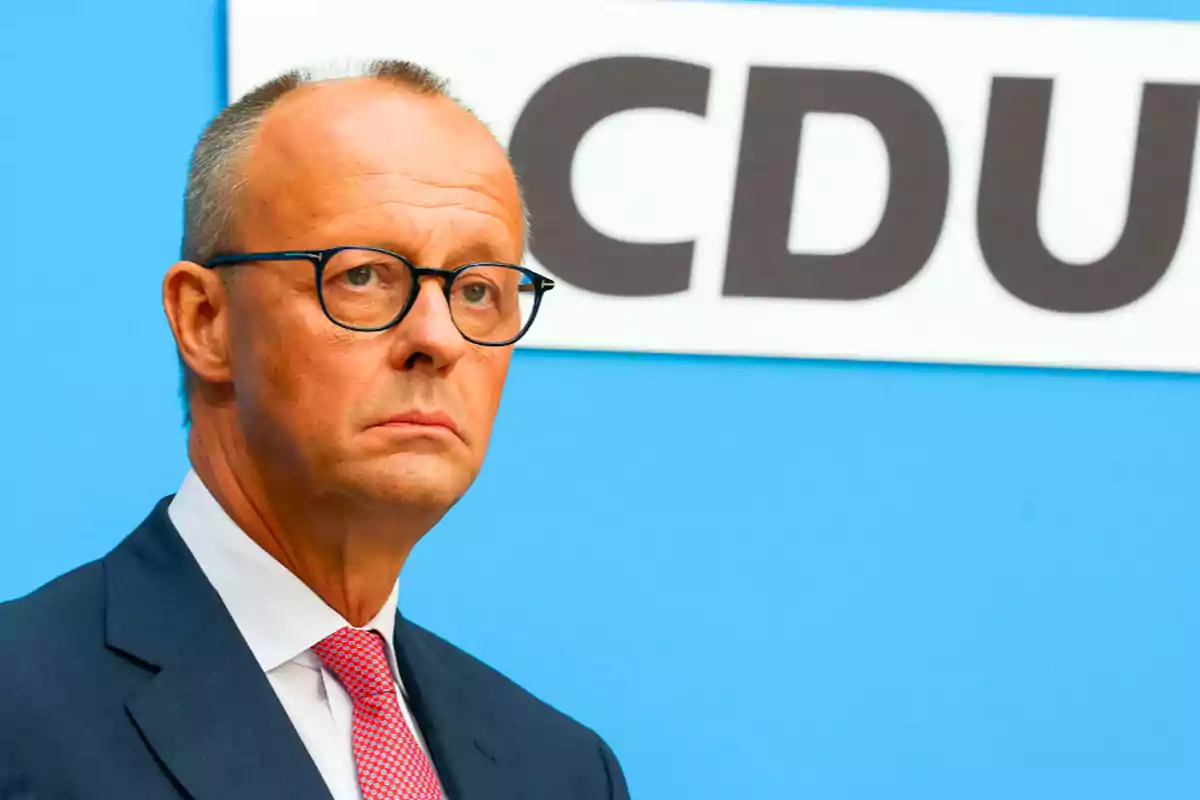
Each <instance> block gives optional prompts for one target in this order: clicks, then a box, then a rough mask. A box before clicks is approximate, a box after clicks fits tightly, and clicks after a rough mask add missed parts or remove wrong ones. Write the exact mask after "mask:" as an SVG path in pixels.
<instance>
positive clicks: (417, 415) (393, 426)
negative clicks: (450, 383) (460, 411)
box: [373, 411, 460, 436]
mask: <svg viewBox="0 0 1200 800" xmlns="http://www.w3.org/2000/svg"><path fill="white" fill-rule="evenodd" d="M373 427H376V428H384V429H387V430H392V431H397V432H400V431H410V432H412V433H428V434H439V433H441V434H447V433H448V434H453V435H454V436H460V434H459V431H458V426H457V425H456V424H455V423H454V420H453V419H451V418H450V415H449V414H445V413H443V412H441V411H405V412H404V413H402V414H393V415H392V416H390V417H388V418H387V419H385V420H383V421H382V422H379V423H377V424H376V425H374V426H373Z"/></svg>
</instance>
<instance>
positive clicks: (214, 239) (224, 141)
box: [179, 59, 529, 425]
mask: <svg viewBox="0 0 1200 800" xmlns="http://www.w3.org/2000/svg"><path fill="white" fill-rule="evenodd" d="M349 78H378V79H379V80H383V81H389V82H392V83H395V84H397V85H399V86H402V87H404V88H406V89H408V90H410V91H413V92H416V93H418V94H421V95H428V96H431V97H445V98H448V99H450V100H453V101H454V102H455V103H457V104H458V105H459V106H461V107H462V108H463V109H464V110H466V111H468V112H471V109H470V108H468V107H467V106H466V105H464V104H463V103H462V102H461V101H460V100H458V99H457V98H455V97H453V96H452V95H451V94H450V92H449V84H448V82H447V81H446V79H445V78H442V77H441V76H439V75H437V74H435V73H434V72H432V71H431V70H429V69H427V68H425V67H423V66H421V65H419V64H415V63H413V62H411V61H399V60H390V59H379V60H373V61H368V62H366V63H363V64H344V65H331V66H326V67H301V68H297V69H293V70H290V71H288V72H285V73H284V74H282V75H280V76H278V77H276V78H273V79H272V80H269V81H267V82H266V83H264V84H261V85H260V86H258V87H256V88H254V89H252V90H251V91H249V92H247V93H246V94H244V95H242V96H241V97H240V98H238V99H237V100H236V101H234V102H233V103H231V104H230V105H229V106H227V107H226V108H225V109H224V110H222V111H221V113H219V114H217V116H216V117H214V118H213V120H212V121H211V122H210V123H209V124H208V126H207V127H206V128H205V129H204V132H203V133H202V134H201V135H200V140H199V141H198V142H197V143H196V147H195V148H194V149H193V150H192V158H191V163H190V165H189V167H188V176H187V189H186V191H185V193H184V205H183V244H182V247H181V251H182V252H181V255H182V257H183V260H185V261H194V262H196V263H198V264H203V263H205V262H206V261H208V260H210V259H211V258H213V257H214V256H216V255H219V254H221V253H222V252H223V251H226V250H229V249H230V248H233V247H235V246H236V243H235V242H234V241H233V236H234V222H235V211H236V208H237V199H238V193H239V191H240V190H241V189H242V187H243V186H244V185H245V182H246V181H245V175H244V173H243V171H242V166H243V162H244V160H245V157H246V153H247V150H248V149H249V147H250V143H251V141H252V140H253V138H254V134H255V133H256V132H257V130H258V127H259V125H260V124H261V123H262V119H263V117H264V116H265V115H266V113H267V111H269V110H270V109H271V107H272V106H274V105H275V104H276V103H277V102H279V100H280V99H282V98H283V97H284V96H285V95H287V94H289V93H290V92H292V91H294V90H296V89H298V88H300V87H301V86H305V85H309V84H316V83H324V82H327V81H331V80H340V79H349ZM471 113H474V112H471ZM518 191H520V186H519V184H518ZM521 210H522V215H523V217H524V222H525V231H524V233H525V237H526V241H528V236H529V219H528V215H527V214H526V212H525V203H524V199H523V198H522V200H521ZM226 274H227V272H226V271H224V270H222V271H221V277H222V278H223V279H224V278H225V276H226ZM179 364H180V368H181V370H182V373H183V374H182V382H181V385H180V400H181V401H182V403H183V412H184V425H189V424H190V423H191V411H190V398H191V392H192V383H193V381H194V376H193V375H192V372H191V370H190V369H189V368H188V366H187V364H186V363H184V361H183V359H182V357H181V358H180V360H179Z"/></svg>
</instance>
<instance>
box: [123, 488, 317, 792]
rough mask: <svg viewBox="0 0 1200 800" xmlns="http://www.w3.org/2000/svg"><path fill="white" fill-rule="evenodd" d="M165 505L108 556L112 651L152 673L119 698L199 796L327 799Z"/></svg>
mask: <svg viewBox="0 0 1200 800" xmlns="http://www.w3.org/2000/svg"><path fill="white" fill-rule="evenodd" d="M169 499H170V498H168V499H167V500H164V501H162V502H161V503H160V504H159V505H158V507H157V508H155V510H154V511H153V512H152V513H151V515H150V517H149V518H147V520H146V521H145V522H144V523H143V524H142V525H141V526H140V527H139V528H138V529H137V530H136V531H134V532H133V534H131V535H130V536H129V538H127V539H126V540H125V541H124V542H123V543H122V544H121V545H120V546H119V547H118V548H117V549H116V550H114V551H113V552H112V553H111V554H110V555H109V556H108V557H107V558H106V559H105V562H104V563H105V574H106V578H107V584H108V585H107V591H108V606H107V610H106V632H107V638H108V644H109V646H110V647H112V648H113V649H115V650H118V651H120V652H122V653H124V654H126V655H128V656H130V657H132V658H133V659H135V660H137V661H139V662H141V663H142V664H143V665H144V666H146V667H147V668H148V670H149V671H150V672H153V673H155V674H153V675H152V676H150V677H149V678H148V680H147V682H146V683H145V684H144V685H143V686H142V687H141V689H140V690H138V691H137V692H136V693H135V694H134V695H133V696H132V697H130V698H129V699H128V700H127V702H126V708H127V709H128V711H129V714H130V716H131V717H132V718H133V720H134V722H135V724H136V725H137V727H138V729H139V730H140V731H141V733H142V736H143V737H144V738H145V740H146V744H147V745H148V746H149V747H150V749H151V750H153V751H154V754H155V755H156V756H157V757H158V759H159V761H160V762H161V763H162V764H163V766H164V767H165V768H166V769H167V771H169V772H170V773H171V775H172V776H173V777H174V778H175V780H176V781H177V782H178V783H179V784H180V785H181V786H182V787H183V788H184V789H185V790H186V792H187V794H188V795H189V796H190V797H192V798H195V800H251V798H254V800H258V798H262V797H287V798H289V800H291V799H293V798H294V799H295V800H330V795H329V791H328V789H327V788H326V786H325V783H324V781H323V779H322V778H321V775H320V773H319V772H318V771H317V768H316V765H315V764H313V762H312V759H311V758H310V757H309V755H308V752H307V751H306V750H305V749H304V744H303V743H302V742H301V741H300V738H299V736H298V735H297V734H296V731H295V728H294V727H293V726H292V724H291V721H290V720H289V719H288V717H287V714H286V713H285V712H284V710H283V707H282V706H281V705H280V704H279V701H278V699H277V698H276V696H275V693H274V692H273V690H272V689H271V686H270V684H269V683H268V681H267V678H266V676H265V675H264V674H263V672H262V670H261V668H260V667H259V665H258V663H257V662H256V661H255V660H254V656H253V655H252V654H251V652H250V649H249V647H247V646H246V644H245V642H244V641H243V640H242V637H241V633H240V632H239V631H238V630H237V626H236V625H235V624H234V622H233V620H232V618H231V617H230V616H229V613H228V612H227V611H226V610H225V607H224V605H222V603H221V600H220V597H219V596H218V595H217V593H216V590H214V589H213V587H212V585H211V584H210V583H209V582H208V580H207V579H206V578H205V577H204V574H203V572H201V570H200V568H199V566H198V565H197V564H196V562H195V560H194V559H193V558H192V555H191V553H190V552H189V551H188V550H187V547H186V546H185V545H184V543H183V541H182V540H181V539H180V538H179V535H178V534H177V533H176V532H175V529H174V527H173V526H172V525H171V523H170V520H169V518H168V517H167V503H168V501H169Z"/></svg>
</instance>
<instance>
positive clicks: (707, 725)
mask: <svg viewBox="0 0 1200 800" xmlns="http://www.w3.org/2000/svg"><path fill="white" fill-rule="evenodd" d="M859 5H906V6H915V7H925V8H960V9H969V10H981V11H986V10H991V11H997V10H999V11H1005V10H1007V11H1018V12H1050V13H1090V14H1096V15H1109V16H1133V15H1136V16H1141V17H1161V18H1179V19H1183V18H1188V17H1196V18H1200V6H1198V5H1197V4H1196V3H1194V2H1193V0H1157V1H1156V2H1151V1H1150V0H1109V1H1108V2H1102V1H1101V0H1059V1H1058V2H1049V0H1042V2H1033V1H1032V0H1031V1H1030V2H1001V0H993V1H992V2H966V0H963V1H962V2H952V3H951V2H947V3H939V2H934V0H925V1H924V2H916V3H904V4H901V3H881V2H877V3H859ZM0 13H2V16H0V19H2V20H3V23H2V24H0V58H2V59H3V61H2V62H0V85H2V86H3V88H4V101H3V103H2V104H0V176H2V178H3V181H2V184H0V185H2V187H3V193H2V194H0V212H2V213H0V232H2V233H3V237H2V240H3V252H4V266H3V269H4V278H5V279H4V281H3V287H4V298H5V307H6V313H5V314H4V315H2V316H0V337H2V338H3V341H4V342H5V344H6V348H5V356H6V357H5V363H6V364H7V366H6V367H5V371H4V374H5V377H4V391H3V393H2V395H0V442H2V443H3V445H2V446H3V453H4V459H3V465H2V466H0V479H2V480H0V503H2V514H3V519H4V522H3V541H2V544H0V598H8V597H15V596H17V595H20V594H23V593H25V592H27V591H29V590H31V589H33V588H34V587H35V586H37V585H39V584H41V583H42V582H44V581H45V580H47V579H49V578H51V577H52V576H54V575H56V574H58V573H60V572H62V571H64V570H67V569H68V568H70V567H72V566H74V565H76V564H79V563H81V562H83V561H85V560H87V559H91V558H94V557H97V556H100V555H102V554H103V553H104V552H105V551H106V550H107V549H108V548H110V547H111V546H112V545H113V544H115V543H116V542H117V541H118V539H119V538H120V537H122V536H123V535H124V534H125V533H126V532H127V531H128V530H130V529H131V528H132V527H133V526H134V525H135V524H136V523H137V522H138V521H139V520H140V519H141V518H142V516H143V515H144V514H145V513H146V512H147V511H148V510H149V508H150V506H151V504H152V503H153V502H154V501H155V500H156V499H157V498H158V497H160V496H161V495H164V494H168V493H170V492H173V491H174V490H175V488H176V487H177V485H178V482H179V480H180V478H181V476H182V474H183V472H184V470H185V468H186V461H185V455H184V430H183V428H182V425H181V417H180V410H179V404H178V398H177V394H176V390H177V372H176V365H175V361H174V354H173V349H172V345H171V339H170V335H169V332H168V329H167V326H166V324H165V321H164V319H163V316H162V313H161V310H160V305H159V280H160V278H161V275H162V273H163V271H164V270H165V268H166V267H167V266H168V265H169V264H170V263H171V262H172V261H173V260H174V257H175V255H176V252H177V249H178V240H179V234H180V196H181V191H182V188H183V181H184V171H185V166H186V160H187V156H188V152H189V149H190V147H191V145H192V143H193V141H194V138H195V136H196V135H197V134H198V132H199V130H200V128H201V127H202V125H203V124H204V123H205V121H206V120H207V119H208V118H209V117H210V116H211V115H212V114H214V113H215V112H216V110H217V109H218V107H219V103H220V102H221V99H222V85H223V80H224V77H223V68H222V61H223V44H222V42H221V21H220V18H221V10H220V7H219V5H218V3H217V2H216V0H189V1H188V2H180V1H179V0H174V1H173V2H169V3H164V2H161V0H108V1H107V2H103V3H98V2H82V1H80V2H68V1H67V0H16V1H15V2H14V1H13V0H10V2H8V3H6V4H5V7H4V9H3V11H2V12H0ZM1197 409H1200V379H1197V378H1196V377H1190V376H1173V375H1151V374H1122V373H1096V372H1067V371H1046V370H1023V369H983V368H973V367H929V366H915V365H888V364H849V363H832V362H824V363H822V362H808V361H799V360H797V361H786V360H755V359H728V358H727V359H722V358H688V357H657V356H645V355H632V354H621V355H613V354H588V353H546V352H522V353H519V354H518V355H517V357H516V359H515V363H514V367H513V373H512V377H511V381H510V388H509V392H508V395H507V397H506V400H505V405H504V408H503V410H502V412H501V417H500V420H499V423H498V428H497V432H496V437H495V442H494V447H493V450H492V455H491V457H490V461H489V464H488V466H487V467H486V469H485V471H484V474H483V476H482V477H481V479H480V481H479V483H478V484H477V486H476V488H475V489H474V490H473V492H472V493H471V494H470V495H469V496H468V499H467V500H465V501H464V502H463V503H462V504H461V505H460V506H459V507H458V508H456V509H455V510H454V511H453V512H452V514H451V515H450V517H449V518H448V519H447V520H446V522H445V523H444V524H443V525H442V526H441V528H440V529H439V530H438V531H437V532H436V534H435V535H433V536H431V537H429V538H428V539H427V540H426V541H425V542H424V543H423V544H422V545H421V546H420V547H419V548H418V551H417V553H416V555H415V556H414V558H413V561H412V562H410V567H409V568H408V570H407V571H406V572H405V576H404V580H403V590H402V605H403V606H404V608H405V610H406V612H407V613H408V614H410V615H411V616H413V617H415V618H416V619H418V620H420V621H422V622H424V623H426V624H427V625H429V626H431V627H433V628H434V629H435V630H438V631H439V632H441V633H442V634H444V635H446V636H447V637H448V638H450V639H452V640H454V641H456V642H458V643H459V644H461V645H462V646H464V647H466V648H467V649H468V650H471V651H473V652H474V653H476V654H477V655H479V656H481V657H482V658H484V659H485V660H487V661H489V662H491V663H492V664H494V665H495V666H497V667H498V668H500V669H502V670H503V671H505V672H507V673H509V674H510V675H511V676H512V677H514V678H516V679H517V680H518V681H519V682H521V683H523V684H524V685H526V686H527V687H529V688H530V689H532V690H533V691H535V692H536V693H538V694H540V695H542V696H543V697H545V698H546V699H548V700H550V701H551V702H554V703H555V704H557V705H559V706H560V707H561V708H563V709H564V710H566V711H568V712H570V713H572V714H574V715H577V716H578V717H580V718H581V719H583V720H585V721H586V722H588V723H589V724H591V725H593V726H594V727H595V728H597V729H598V730H599V731H600V732H601V733H603V734H604V735H605V736H606V737H607V738H608V739H609V740H610V741H611V743H612V744H613V746H614V748H615V749H616V750H617V752H618V754H619V755H620V756H621V758H622V761H623V763H624V766H625V768H626V771H627V773H628V776H629V779H630V782H631V784H632V787H633V790H634V793H635V796H637V797H642V798H673V799H674V798H687V799H688V800H706V799H708V798H726V797H748V798H750V797H753V798H792V797H821V798H856V799H857V798H863V799H864V800H865V799H866V798H872V799H874V798H878V797H897V798H914V800H916V799H917V798H920V800H934V799H935V798H946V799H947V800H951V799H953V800H961V798H964V797H968V798H981V799H982V798H1005V800H1009V799H1010V798H1022V799H1023V800H1033V799H1035V798H1046V799H1047V800H1050V799H1051V798H1053V799H1054V800H1059V798H1062V797H1081V798H1082V797H1086V798H1090V799H1092V800H1096V799H1097V798H1131V797H1137V798H1156V800H1162V799H1164V798H1195V797H1200V769H1198V768H1197V766H1196V764H1197V758H1198V754H1200V646H1198V645H1197V641H1196V634H1197V632H1198V631H1197V625H1196V622H1195V620H1196V610H1197V607H1198V606H1200V537H1198V536H1197V534H1196V531H1197V529H1198V526H1197V523H1198V522H1200V511H1198V510H1197V505H1196V503H1195V500H1194V498H1195V497H1196V492H1195V489H1194V481H1195V476H1196V475H1197V473H1198V470H1197V463H1196V462H1197V453H1198V452H1200V425H1198V424H1197V422H1196V412H1197ZM533 485H536V486H537V491H535V492H534V491H529V489H530V487H531V486H533ZM518 501H520V502H518ZM2 650H3V642H0V651H2ZM5 657H11V656H5Z"/></svg>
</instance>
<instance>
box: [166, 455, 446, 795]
mask: <svg viewBox="0 0 1200 800" xmlns="http://www.w3.org/2000/svg"><path fill="white" fill-rule="evenodd" d="M167 513H168V515H169V516H170V518H171V522H172V523H173V524H174V525H175V528H176V530H178V531H179V535H180V536H181V537H182V538H183V541H184V543H185V544H186V545H187V547H188V549H189V550H191V552H192V555H193V556H194V557H195V559H196V561H197V563H199V565H200V569H201V570H203V571H204V575H205V576H206V577H207V578H208V580H209V582H210V583H212V585H213V587H215V588H216V590H217V594H219V595H220V596H221V600H222V601H223V602H224V603H225V607H226V608H227V609H228V610H229V614H230V616H232V617H233V621H234V623H235V624H236V625H237V627H238V630H240V631H241V633H242V638H244V639H245V640H246V644H247V645H249V647H250V651H251V652H252V653H253V654H254V658H255V659H256V660H257V661H258V664H259V666H260V667H262V670H263V672H264V673H266V676H267V680H268V681H269V682H270V684H271V688H272V689H274V690H275V694H276V695H277V696H278V697H279V702H280V703H281V704H282V705H283V709H284V711H286V712H287V715H288V717H289V718H290V719H291V721H292V724H293V725H294V726H295V728H296V732H297V733H298V734H300V739H301V741H303V742H304V746H305V747H306V748H307V749H308V752H309V755H311V756H312V759H313V761H314V762H316V765H317V769H318V770H320V773H321V777H323V778H324V779H325V783H326V784H327V785H328V786H329V791H330V792H331V793H332V794H333V797H334V800H361V798H362V794H361V792H360V791H359V787H358V776H357V773H356V769H355V765H354V750H353V743H352V731H353V728H352V721H353V709H354V705H353V702H352V701H351V699H350V695H349V694H347V693H346V690H345V689H344V688H343V687H342V685H341V683H340V682H339V681H338V679H337V678H336V677H335V676H334V675H333V673H332V672H330V671H329V670H328V669H325V668H324V667H323V666H322V665H321V661H320V659H318V658H317V656H316V654H315V653H313V651H312V650H311V649H310V648H311V647H312V646H313V645H315V644H316V643H317V642H319V641H321V640H322V639H324V638H325V637H326V636H329V635H330V634H332V633H334V632H335V631H337V630H340V629H341V628H344V627H347V626H350V623H348V622H347V621H346V620H345V619H344V618H343V617H342V615H341V614H339V613H338V612H337V611H334V610H333V609H332V608H330V607H329V606H328V605H327V604H326V603H325V601H324V600H322V599H321V598H320V597H319V596H318V595H317V594H316V593H315V592H313V590H312V589H310V588H308V586H306V585H305V584H304V582H303V581H301V580H300V579H299V578H297V577H296V576H295V575H294V574H292V572H291V571H289V570H288V569H287V568H286V567H284V566H283V565H282V564H280V563H279V562H278V561H276V560H275V559H274V558H273V557H272V556H271V555H270V554H268V553H267V551H265V550H263V549H262V548H261V547H259V546H258V544H257V543H256V542H255V541H254V540H253V539H251V538H250V537H249V536H247V535H246V534H245V533H244V532H243V531H242V529H241V528H239V527H238V526H237V523H235V522H234V521H233V520H232V519H231V518H230V517H229V515H228V514H226V513H225V509H223V508H222V507H221V505H220V504H219V503H218V502H217V501H216V499H215V498H214V497H213V496H212V493H210V492H209V491H208V488H207V487H205V485H204V483H203V482H202V481H201V480H200V478H199V476H198V475H196V473H195V472H194V471H190V470H189V472H188V474H187V477H186V478H184V481H183V486H182V487H180V489H179V493H178V494H176V495H175V498H174V499H173V500H172V501H171V505H170V507H169V508H168V509H167ZM398 594H399V590H398V587H393V588H392V593H391V596H390V597H388V599H387V602H386V603H384V605H383V608H381V609H380V610H379V613H378V614H376V615H375V617H374V618H373V619H372V620H371V621H370V622H368V623H367V624H366V625H365V626H364V629H366V630H374V631H378V632H379V634H380V635H382V636H383V638H384V641H386V642H387V647H386V648H384V649H385V650H386V652H387V656H388V661H389V663H390V664H391V666H392V677H393V679H394V680H395V681H396V687H397V689H398V694H399V698H400V708H401V710H402V711H403V712H404V719H405V721H406V722H407V723H408V726H409V728H410V729H411V730H412V731H413V734H414V735H415V736H416V738H417V741H418V742H420V744H421V747H422V748H425V747H426V745H425V740H424V739H423V738H422V736H421V732H420V730H418V728H417V725H416V722H415V721H414V720H413V718H412V714H411V713H410V712H409V709H408V704H407V702H405V695H404V685H403V683H402V682H401V680H400V674H399V672H398V671H397V668H396V650H395V644H394V642H393V641H392V639H393V638H394V636H395V625H396V602H397V598H398ZM350 627H353V626H350ZM426 754H428V749H426ZM431 763H432V760H431Z"/></svg>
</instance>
